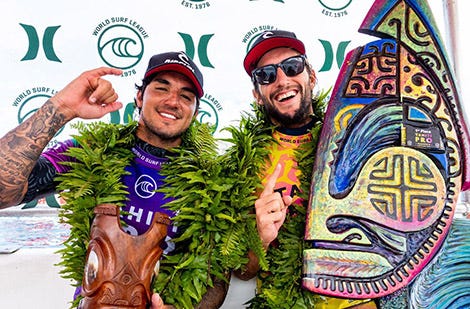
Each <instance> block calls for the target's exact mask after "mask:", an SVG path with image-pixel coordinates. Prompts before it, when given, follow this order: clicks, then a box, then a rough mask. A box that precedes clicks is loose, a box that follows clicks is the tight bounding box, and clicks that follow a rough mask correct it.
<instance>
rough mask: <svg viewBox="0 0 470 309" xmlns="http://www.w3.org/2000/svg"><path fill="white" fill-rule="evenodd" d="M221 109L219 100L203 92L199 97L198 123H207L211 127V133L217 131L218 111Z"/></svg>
mask: <svg viewBox="0 0 470 309" xmlns="http://www.w3.org/2000/svg"><path fill="white" fill-rule="evenodd" d="M221 110H222V105H221V104H220V103H219V101H218V100H217V99H216V98H214V97H213V96H211V95H210V94H204V97H203V98H202V99H201V105H200V106H199V110H198V113H197V120H198V121H199V122H200V123H207V124H209V125H210V126H211V127H212V134H214V133H215V132H216V131H217V128H218V127H219V113H218V112H219V111H221Z"/></svg>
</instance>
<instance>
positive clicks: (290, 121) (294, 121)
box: [261, 92, 312, 128]
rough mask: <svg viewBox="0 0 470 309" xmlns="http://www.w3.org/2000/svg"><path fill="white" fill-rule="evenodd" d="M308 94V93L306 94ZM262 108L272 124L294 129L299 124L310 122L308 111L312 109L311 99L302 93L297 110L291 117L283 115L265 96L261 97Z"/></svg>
mask: <svg viewBox="0 0 470 309" xmlns="http://www.w3.org/2000/svg"><path fill="white" fill-rule="evenodd" d="M306 93H309V92H306ZM261 100H262V101H263V106H264V108H265V110H266V113H267V115H268V117H269V118H270V119H271V121H273V122H274V123H276V124H278V125H280V126H281V127H286V128H290V127H296V126H298V125H299V124H305V123H306V122H307V121H309V120H310V114H311V112H310V109H311V107H312V97H311V96H308V95H307V94H305V93H303V94H302V98H301V100H300V106H299V108H298V109H297V110H296V111H295V112H294V114H293V115H287V114H283V113H282V112H281V111H279V109H278V108H277V107H276V106H275V105H274V104H272V103H271V101H269V100H268V99H267V98H266V97H265V96H261Z"/></svg>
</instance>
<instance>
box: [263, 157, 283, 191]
mask: <svg viewBox="0 0 470 309" xmlns="http://www.w3.org/2000/svg"><path fill="white" fill-rule="evenodd" d="M280 174H281V164H278V165H276V168H275V169H274V172H273V173H272V174H271V176H269V178H268V181H267V182H266V185H265V186H264V190H263V192H261V195H260V197H265V196H266V195H268V194H271V193H273V192H274V186H275V185H276V181H277V179H278V178H279V175H280Z"/></svg>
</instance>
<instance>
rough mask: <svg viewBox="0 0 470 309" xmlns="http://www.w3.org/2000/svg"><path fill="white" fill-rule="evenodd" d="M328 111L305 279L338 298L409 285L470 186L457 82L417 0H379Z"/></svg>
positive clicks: (317, 168) (311, 212)
mask: <svg viewBox="0 0 470 309" xmlns="http://www.w3.org/2000/svg"><path fill="white" fill-rule="evenodd" d="M359 31H360V32H363V33H367V34H370V35H374V36H376V37H379V38H380V39H379V40H376V41H372V42H370V43H368V44H366V45H364V46H361V47H358V48H356V49H355V50H352V51H351V52H349V53H348V55H347V56H346V59H345V61H344V63H343V66H342V68H341V70H340V74H339V76H338V79H337V82H336V84H335V87H334V89H333V92H332V96H331V99H330V102H329V105H328V108H327V111H326V115H325V122H324V127H323V129H322V133H321V137H320V143H319V145H318V151H317V159H316V162H315V166H314V171H313V178H312V185H311V197H310V201H309V209H308V214H307V223H306V232H305V237H306V240H308V241H309V243H311V248H309V249H305V250H304V269H303V285H304V287H305V288H306V289H308V290H311V291H312V292H315V293H319V294H323V295H330V296H336V297H345V298H356V299H366V298H377V297H383V296H386V295H389V294H391V293H393V292H395V291H398V290H400V289H401V288H403V287H405V286H407V285H408V284H409V283H410V282H412V280H413V279H414V278H415V277H416V276H417V275H418V274H419V273H420V272H421V271H422V270H423V268H424V267H425V266H426V265H427V264H428V263H429V262H430V261H431V260H432V259H433V257H434V256H435V255H436V253H437V252H438V251H439V249H440V248H441V246H442V244H443V242H444V240H445V238H446V235H447V234H448V232H449V228H450V226H451V223H452V219H453V215H454V211H455V207H456V204H457V200H458V196H459V193H460V191H461V190H462V189H465V188H467V187H468V185H469V184H470V182H469V180H468V178H469V176H468V174H466V173H465V172H466V171H468V168H467V164H468V160H469V159H468V154H469V143H468V131H467V127H466V123H465V119H464V113H463V110H462V106H461V104H460V102H459V93H458V87H457V84H456V81H455V78H454V76H453V74H454V73H453V69H452V68H451V65H450V62H449V60H448V56H447V54H446V52H445V49H444V45H443V43H442V41H441V39H440V36H439V33H438V28H437V26H436V24H435V22H434V20H433V17H432V12H431V10H430V8H429V6H428V4H427V2H426V1H425V0H414V1H411V0H409V1H408V0H406V1H405V0H394V1H391V0H377V1H375V2H374V4H373V6H372V7H371V9H370V10H369V12H368V14H367V15H366V17H365V19H364V21H363V24H362V25H361V27H360V30H359Z"/></svg>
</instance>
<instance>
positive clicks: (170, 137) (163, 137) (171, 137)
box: [140, 115, 185, 143]
mask: <svg viewBox="0 0 470 309" xmlns="http://www.w3.org/2000/svg"><path fill="white" fill-rule="evenodd" d="M140 122H141V123H142V124H143V127H145V131H147V134H149V133H150V134H151V135H154V136H156V137H158V139H159V140H160V141H162V142H165V143H173V142H175V141H178V140H179V139H181V138H182V136H183V134H184V132H185V130H177V131H169V130H167V129H164V128H158V127H156V126H154V125H152V122H149V121H147V119H146V118H145V117H143V116H142V115H141V117H140Z"/></svg>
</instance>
